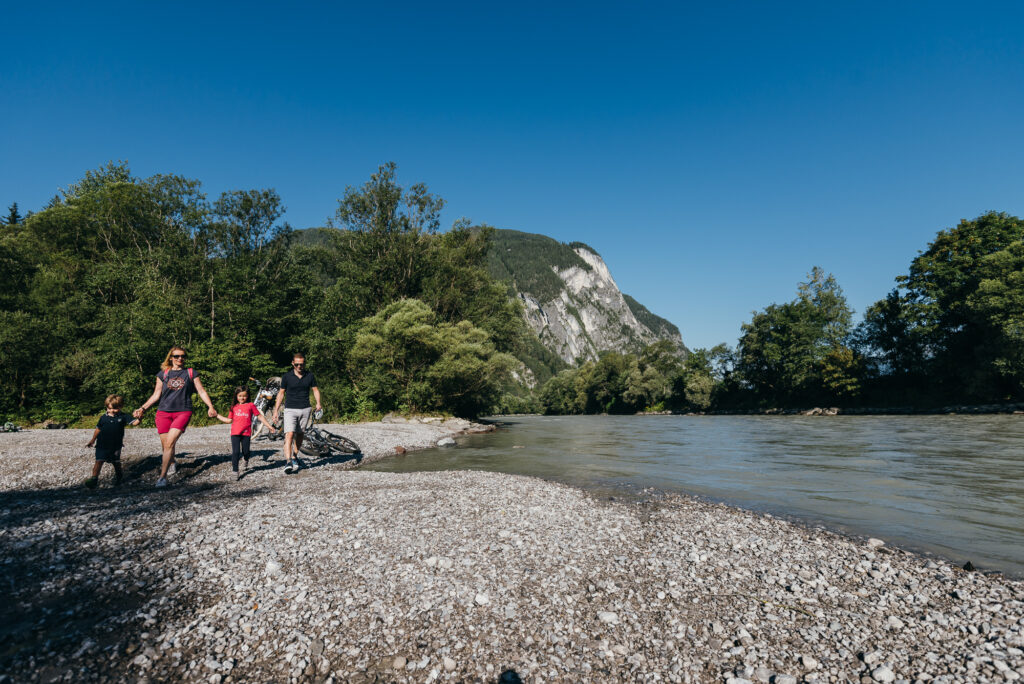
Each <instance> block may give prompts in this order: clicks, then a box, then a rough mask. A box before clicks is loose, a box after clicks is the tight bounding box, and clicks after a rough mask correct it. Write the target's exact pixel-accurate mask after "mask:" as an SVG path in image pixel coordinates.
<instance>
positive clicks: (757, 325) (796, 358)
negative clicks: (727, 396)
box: [736, 267, 853, 404]
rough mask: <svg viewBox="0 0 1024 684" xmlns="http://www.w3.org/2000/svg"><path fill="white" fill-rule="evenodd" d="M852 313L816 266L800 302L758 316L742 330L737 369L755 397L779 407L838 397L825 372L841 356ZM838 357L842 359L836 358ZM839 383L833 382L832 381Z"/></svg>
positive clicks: (801, 287)
mask: <svg viewBox="0 0 1024 684" xmlns="http://www.w3.org/2000/svg"><path fill="white" fill-rule="evenodd" d="M852 318H853V314H852V312H851V310H850V309H849V307H848V306H847V304H846V298H845V296H844V295H843V292H842V289H841V288H840V287H839V285H838V283H837V282H836V280H835V278H834V277H833V276H832V275H830V274H826V273H825V272H824V271H822V270H821V269H820V268H818V267H815V268H814V269H813V270H812V271H811V273H810V274H809V277H808V280H807V282H804V283H801V284H800V285H799V288H798V291H797V297H796V299H794V300H793V301H792V302H787V303H785V304H781V305H779V304H772V305H770V306H768V307H767V308H766V309H765V310H764V311H762V312H755V314H754V316H753V318H752V320H751V321H750V323H745V324H744V325H743V335H742V337H741V338H740V342H739V347H738V359H737V363H736V369H737V371H739V373H740V374H741V377H742V379H743V381H744V382H745V383H748V385H749V386H750V388H751V389H752V390H753V391H754V393H755V396H756V397H757V398H758V399H760V400H761V401H767V402H771V403H775V404H793V403H799V402H806V401H819V400H823V399H824V400H829V399H835V398H838V397H836V395H835V394H834V391H835V390H836V388H839V387H843V388H849V387H850V385H849V384H833V385H827V384H826V383H825V382H824V379H823V376H822V371H823V368H824V367H825V364H826V359H827V358H839V357H842V356H843V355H844V354H845V352H842V351H841V350H842V349H844V348H845V340H846V338H847V337H848V336H849V334H850V332H851V324H852ZM837 355H838V356H837ZM834 379H835V378H834Z"/></svg>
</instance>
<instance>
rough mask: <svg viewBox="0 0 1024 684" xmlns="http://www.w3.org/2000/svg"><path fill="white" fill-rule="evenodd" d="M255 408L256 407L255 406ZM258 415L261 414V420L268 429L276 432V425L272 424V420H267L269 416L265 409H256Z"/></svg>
mask: <svg viewBox="0 0 1024 684" xmlns="http://www.w3.org/2000/svg"><path fill="white" fill-rule="evenodd" d="M253 408H255V407H253ZM256 415H257V416H259V419H260V422H261V423H263V424H264V425H266V426H267V429H268V430H270V431H271V432H274V426H273V425H271V424H270V421H268V420H267V417H266V416H264V415H263V411H260V410H259V409H256Z"/></svg>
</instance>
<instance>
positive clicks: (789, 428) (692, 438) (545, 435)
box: [367, 415, 1024, 577]
mask: <svg viewBox="0 0 1024 684" xmlns="http://www.w3.org/2000/svg"><path fill="white" fill-rule="evenodd" d="M500 421H501V424H502V429H501V430H499V431H498V432H496V433H492V434H485V435H474V436H468V437H465V438H462V439H461V440H460V443H459V446H458V448H454V449H453V448H449V449H431V450H427V451H420V452H411V453H409V454H408V455H406V456H402V457H396V458H393V459H386V460H384V461H380V462H377V463H374V464H372V465H368V466H367V468H369V469H372V470H384V471H418V470H494V471H500V472H504V473H516V474H522V475H535V476H538V477H543V478H547V479H551V480H556V481H560V482H565V483H568V484H572V485H576V486H580V487H584V488H588V489H598V490H604V491H612V492H614V491H621V492H623V493H627V492H633V493H635V492H636V491H637V490H639V489H644V488H655V489H657V490H660V491H671V492H682V493H687V494H695V495H698V496H702V497H705V498H709V499H713V500H717V501H723V502H726V503H730V504H735V505H738V506H742V507H744V508H748V509H753V510H759V511H764V512H769V513H773V514H777V515H784V516H789V517H793V518H798V519H800V520H803V521H809V522H814V523H823V524H825V525H826V526H829V527H832V528H837V529H841V530H844V531H847V532H851V533H854V534H862V535H867V536H872V537H879V538H882V539H884V540H886V541H887V542H888V543H890V544H895V545H898V546H902V547H904V548H909V549H913V550H918V551H925V552H931V553H936V554H939V555H942V556H945V557H947V558H951V559H953V560H955V561H957V562H959V563H963V562H966V561H967V560H970V561H971V562H973V563H974V565H975V566H977V567H979V568H982V569H990V570H999V571H1002V572H1005V573H1007V574H1009V575H1011V576H1015V577H1024V418H1022V417H1020V416H1009V415H991V416H834V417H795V416H787V417H779V416H564V417H542V416H527V417H511V418H502V419H500Z"/></svg>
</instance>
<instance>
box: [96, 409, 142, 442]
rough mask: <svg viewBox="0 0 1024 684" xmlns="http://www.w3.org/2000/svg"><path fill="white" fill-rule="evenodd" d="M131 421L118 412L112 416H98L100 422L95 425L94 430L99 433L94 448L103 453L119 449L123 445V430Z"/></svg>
mask: <svg viewBox="0 0 1024 684" xmlns="http://www.w3.org/2000/svg"><path fill="white" fill-rule="evenodd" d="M132 420H133V419H132V418H130V417H128V416H127V415H125V414H124V413H121V412H120V411H119V412H117V413H115V414H114V415H110V414H106V413H105V414H103V415H102V416H100V421H99V422H98V423H96V429H97V430H99V431H100V434H99V435H97V437H96V448H97V449H102V450H103V451H117V450H118V449H120V448H121V446H122V444H124V428H125V426H126V425H128V423H130V422H132Z"/></svg>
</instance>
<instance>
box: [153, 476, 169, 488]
mask: <svg viewBox="0 0 1024 684" xmlns="http://www.w3.org/2000/svg"><path fill="white" fill-rule="evenodd" d="M156 486H157V487H166V486H167V478H166V477H161V478H160V479H159V480H157V481H156Z"/></svg>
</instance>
